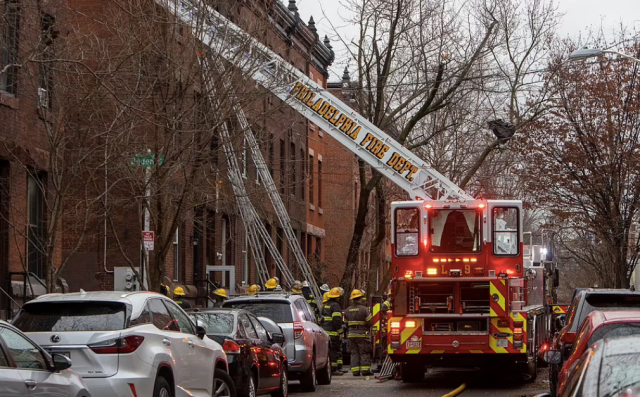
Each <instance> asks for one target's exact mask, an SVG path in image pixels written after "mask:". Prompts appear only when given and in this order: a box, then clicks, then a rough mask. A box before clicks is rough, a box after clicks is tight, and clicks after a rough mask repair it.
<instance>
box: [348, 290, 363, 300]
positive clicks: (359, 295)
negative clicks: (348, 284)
mask: <svg viewBox="0 0 640 397" xmlns="http://www.w3.org/2000/svg"><path fill="white" fill-rule="evenodd" d="M363 296H364V294H363V293H362V291H361V290H359V289H354V290H353V291H352V292H351V297H350V298H349V299H357V298H362V297H363Z"/></svg>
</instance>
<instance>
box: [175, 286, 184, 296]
mask: <svg viewBox="0 0 640 397" xmlns="http://www.w3.org/2000/svg"><path fill="white" fill-rule="evenodd" d="M173 295H174V296H184V289H183V288H182V287H176V289H174V290H173Z"/></svg>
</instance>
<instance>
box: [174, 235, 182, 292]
mask: <svg viewBox="0 0 640 397" xmlns="http://www.w3.org/2000/svg"><path fill="white" fill-rule="evenodd" d="M179 279H180V228H176V232H175V233H174V235H173V281H178V280H179Z"/></svg>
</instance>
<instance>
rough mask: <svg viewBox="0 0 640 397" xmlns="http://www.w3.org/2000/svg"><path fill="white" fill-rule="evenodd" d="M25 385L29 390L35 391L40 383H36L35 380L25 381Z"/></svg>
mask: <svg viewBox="0 0 640 397" xmlns="http://www.w3.org/2000/svg"><path fill="white" fill-rule="evenodd" d="M24 384H25V385H27V389H29V390H34V389H35V388H36V386H38V382H36V381H35V380H31V379H29V380H25V381H24Z"/></svg>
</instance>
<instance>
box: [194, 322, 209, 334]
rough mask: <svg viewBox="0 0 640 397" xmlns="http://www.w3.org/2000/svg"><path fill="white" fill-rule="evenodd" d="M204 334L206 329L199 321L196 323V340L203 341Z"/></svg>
mask: <svg viewBox="0 0 640 397" xmlns="http://www.w3.org/2000/svg"><path fill="white" fill-rule="evenodd" d="M206 334H207V328H205V326H204V324H203V323H202V321H200V320H198V321H196V335H198V338H200V339H204V336H205V335H206Z"/></svg>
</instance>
